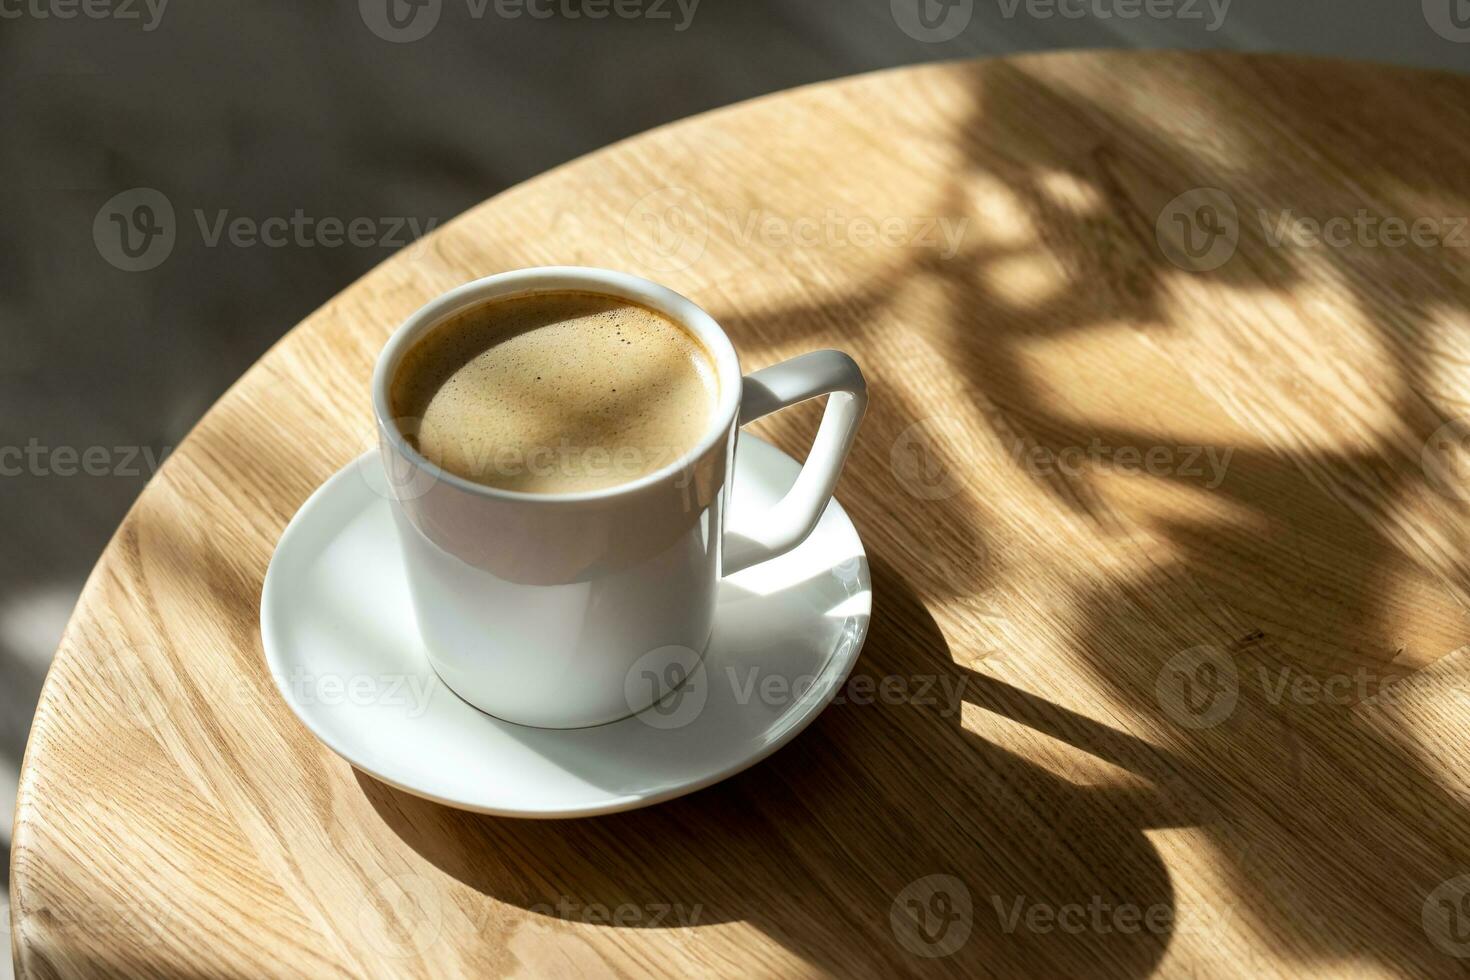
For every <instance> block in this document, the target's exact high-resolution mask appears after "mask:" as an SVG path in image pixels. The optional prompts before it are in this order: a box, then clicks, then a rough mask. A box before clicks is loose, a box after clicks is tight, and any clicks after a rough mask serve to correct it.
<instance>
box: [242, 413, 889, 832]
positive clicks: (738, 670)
mask: <svg viewBox="0 0 1470 980" xmlns="http://www.w3.org/2000/svg"><path fill="white" fill-rule="evenodd" d="M376 465H377V464H376V459H375V454H371V455H370V456H369V457H365V458H364V459H361V460H358V461H357V462H355V463H353V464H350V465H348V466H347V467H346V468H344V469H343V470H341V471H340V472H338V473H337V474H336V475H335V476H333V477H332V478H331V479H330V480H328V481H327V482H326V483H325V484H324V485H323V486H322V487H321V488H320V489H318V490H317V492H316V493H314V494H312V496H311V498H310V499H309V500H307V502H306V503H305V504H304V505H302V507H301V510H300V511H299V512H297V514H296V516H295V517H294V518H292V520H291V523H290V525H289V526H288V527H287V528H286V531H285V533H284V534H282V535H281V540H280V542H279V543H278V544H277V546H276V553H275V555H274V556H273V557H272V558H271V564H270V569H269V570H268V571H267V572H266V577H265V588H264V591H263V593H262V595H261V602H260V632H261V638H262V641H263V643H264V645H265V656H266V662H267V663H268V665H269V667H270V671H271V673H272V675H273V676H274V677H275V679H276V684H277V687H278V688H279V689H280V691H281V694H282V696H284V697H285V699H286V702H287V704H289V705H290V706H291V709H292V710H293V711H295V712H296V715H297V717H299V718H300V719H301V720H302V722H304V723H305V724H306V727H307V728H309V729H310V730H311V731H312V732H313V733H314V734H315V735H316V737H317V738H319V739H321V740H322V742H323V743H325V744H326V745H327V747H328V748H330V749H332V750H333V751H334V752H336V753H337V754H338V755H340V756H342V757H343V758H344V759H346V760H347V761H348V762H350V763H352V764H353V765H354V766H356V767H357V768H358V769H361V770H362V771H364V772H366V773H369V774H371V775H373V776H375V777H377V778H378V779H380V780H382V781H383V782H385V783H389V784H391V785H393V786H396V787H398V788H399V789H402V790H405V791H407V792H410V793H414V794H416V795H418V796H423V797H426V798H428V799H431V800H435V801H438V802H440V803H444V804H447V805H449V806H455V807H461V808H463V809H466V810H477V811H480V812H483V813H494V814H500V815H503V816H516V817H577V816H590V815H593V814H598V813H612V812H615V811H618V810H630V809H634V808H636V807H641V806H647V805H649V804H650V803H658V802H660V801H662V800H667V799H672V798H673V797H676V796H681V795H683V794H684V793H689V792H692V791H693V790H696V789H700V788H702V787H704V786H708V785H710V784H711V783H714V782H718V781H719V780H721V779H724V778H725V777H727V776H731V775H734V774H735V773H737V772H739V771H741V770H742V769H745V768H746V767H748V766H750V765H753V764H754V763H756V762H759V761H760V760H761V759H764V758H765V757H766V756H768V755H770V754H771V753H772V752H774V751H776V750H777V749H778V748H780V747H781V746H782V745H785V744H786V743H787V742H789V741H790V740H791V739H792V738H794V737H795V736H796V735H797V733H798V732H800V731H801V730H802V729H803V728H805V727H806V726H807V725H808V724H810V723H811V721H812V719H813V718H815V717H816V716H817V715H818V714H819V713H820V712H821V710H822V709H823V708H824V707H826V705H827V703H828V702H829V701H830V700H831V699H832V696H833V694H835V693H836V691H837V689H838V688H839V687H840V686H841V684H842V683H843V682H844V681H845V680H846V679H847V676H848V674H849V673H850V672H851V671H852V667H853V663H854V662H855V661H856V660H857V656H858V651H859V650H860V649H861V648H862V645H863V638H864V637H865V636H866V635H867V632H868V615H869V612H870V610H871V607H872V592H871V588H870V585H869V579H868V560H867V557H866V556H865V555H864V553H863V546H862V542H861V541H859V540H858V535H857V531H856V530H855V529H854V528H853V526H852V522H851V521H850V520H849V519H848V517H847V514H846V513H845V512H844V511H843V509H842V507H841V506H840V505H839V504H838V503H837V502H836V501H835V500H834V501H833V502H832V503H831V504H830V505H828V507H827V510H826V513H824V514H823V515H822V520H821V523H820V524H819V525H818V526H817V529H816V531H814V532H813V533H812V536H811V537H810V538H808V539H807V540H806V541H805V542H804V543H803V544H802V545H801V546H800V547H798V548H797V549H795V550H794V551H791V552H789V553H787V554H785V555H782V556H781V557H780V558H777V559H774V560H772V561H769V562H766V563H765V564H762V565H757V566H755V567H753V568H748V569H746V570H745V571H742V572H739V573H737V574H735V575H732V576H730V577H729V578H727V579H725V581H724V582H723V583H722V585H721V587H720V598H719V607H718V610H717V612H716V615H715V628H714V636H713V638H712V639H711V641H710V646H709V650H708V652H707V653H706V654H705V659H704V663H703V665H702V668H701V669H699V670H696V672H695V673H694V674H693V675H692V676H691V677H690V679H689V680H688V681H687V682H686V683H685V685H684V686H683V687H682V688H680V689H679V690H678V691H675V692H673V693H672V694H670V695H669V696H668V697H667V698H665V699H664V700H663V702H661V703H660V704H657V705H655V706H654V707H652V708H650V709H649V710H648V711H645V712H643V713H642V714H640V715H637V716H635V717H632V718H627V719H624V720H623V721H619V722H614V723H613V724H610V725H602V726H600V727H597V728H583V729H576V730H572V731H553V730H548V729H541V728H526V727H523V726H520V725H515V724H511V723H510V722H505V721H501V720H499V719H497V718H492V717H490V716H489V715H486V714H483V713H481V712H480V711H478V710H476V709H475V708H472V707H470V706H469V705H468V704H466V703H465V702H463V701H461V700H460V699H459V698H458V697H456V696H455V694H454V692H453V691H451V690H450V689H449V688H448V687H447V686H445V684H444V683H443V682H442V681H440V680H439V678H438V676H437V675H436V674H435V673H434V671H433V668H432V667H430V666H429V663H428V660H427V659H426V658H425V655H424V651H423V647H422V643H421V641H420V640H419V636H418V630H417V627H416V624H415V621H414V612H413V608H412V606H411V605H410V602H409V597H408V586H407V582H406V581H405V580H404V575H403V567H402V564H401V561H400V558H399V552H398V541H397V539H396V537H395V530H394V527H393V518H392V515H391V514H390V513H389V509H388V502H387V500H386V499H384V498H383V497H382V496H380V495H379V494H378V493H377V492H375V491H374V489H373V488H372V486H370V480H369V479H367V478H365V476H364V474H368V473H372V472H373V471H374V468H375V467H376ZM798 469H799V466H798V464H797V463H796V461H795V460H793V459H792V458H791V457H789V456H787V455H786V454H785V453H783V452H781V451H780V450H779V449H777V448H775V447H774V446H772V445H771V444H769V443H767V442H764V441H762V440H760V439H758V438H756V437H754V436H751V435H749V434H746V433H741V434H740V441H739V446H738V449H737V452H736V465H735V489H734V499H735V501H736V506H737V507H742V508H745V507H754V508H763V507H766V506H769V505H770V504H771V503H773V502H774V501H776V500H777V499H779V497H780V496H781V494H783V493H785V491H786V490H787V488H789V487H790V486H791V484H792V482H793V481H795V479H796V474H797V471H798Z"/></svg>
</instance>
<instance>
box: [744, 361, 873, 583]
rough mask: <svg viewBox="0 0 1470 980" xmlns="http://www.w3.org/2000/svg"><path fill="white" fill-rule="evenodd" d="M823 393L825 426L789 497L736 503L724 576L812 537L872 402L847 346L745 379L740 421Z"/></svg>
mask: <svg viewBox="0 0 1470 980" xmlns="http://www.w3.org/2000/svg"><path fill="white" fill-rule="evenodd" d="M821 395H828V396H830V397H828V399H827V408H826V410H825V411H824V412H823V413H822V424H821V426H820V427H819V428H818V429H817V437H816V439H814V440H813V441H812V448H811V452H809V453H807V457H806V462H805V463H804V464H802V467H801V473H799V474H798V475H797V477H796V483H795V484H793V485H792V487H791V489H790V490H789V491H788V492H787V494H786V496H784V497H782V498H781V500H780V501H778V502H777V503H776V505H775V506H773V507H771V508H770V509H769V510H767V511H764V512H763V513H760V514H746V513H745V512H744V511H742V510H740V509H739V507H738V505H737V504H735V503H734V502H733V501H732V502H731V504H730V511H729V515H728V516H727V517H726V526H725V540H724V556H725V557H724V574H726V575H730V574H733V573H735V572H738V571H740V570H741V569H742V568H749V567H750V566H751V565H756V564H759V563H760V562H763V561H767V560H769V559H771V558H775V557H776V556H777V555H780V554H784V553H786V552H788V551H790V550H791V549H792V548H795V547H796V546H797V545H799V544H801V543H802V542H803V541H805V540H806V537H807V535H809V534H811V533H812V529H813V528H815V527H816V526H817V521H818V520H820V519H821V517H822V512H823V511H824V510H826V509H827V501H829V500H831V499H832V491H833V489H834V488H835V487H836V486H837V478H838V476H840V475H841V474H842V464H843V463H844V462H845V461H846V459H847V451H848V450H849V449H851V448H852V441H853V438H854V437H856V436H857V429H858V423H859V422H861V421H862V418H863V411H864V410H865V409H866V408H867V407H868V386H867V382H865V381H864V380H863V372H862V371H860V370H859V369H858V366H857V362H856V361H854V360H853V359H852V358H851V357H848V356H847V355H846V354H844V353H842V352H841V351H835V350H818V351H812V352H811V353H810V354H802V355H801V356H800V357H793V358H792V359H791V360H789V361H783V362H781V363H780V364H773V365H772V366H770V367H768V368H762V369H761V370H759V371H756V372H755V373H754V374H748V375H746V376H745V379H744V382H743V387H742V389H741V396H740V422H739V424H740V425H745V424H747V423H749V422H754V421H755V420H756V419H758V418H761V417H762V416H765V415H770V414H771V413H772V412H778V411H780V410H781V409H783V408H789V407H790V406H792V405H795V404H796V403H797V402H804V401H806V400H807V399H808V398H817V397H819V396H821Z"/></svg>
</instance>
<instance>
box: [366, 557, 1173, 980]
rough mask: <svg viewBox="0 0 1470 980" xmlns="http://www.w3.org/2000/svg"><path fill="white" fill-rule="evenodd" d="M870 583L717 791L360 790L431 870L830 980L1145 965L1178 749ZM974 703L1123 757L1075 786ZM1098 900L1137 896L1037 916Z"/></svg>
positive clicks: (545, 911) (525, 904) (510, 901)
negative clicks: (799, 699) (774, 733)
mask: <svg viewBox="0 0 1470 980" xmlns="http://www.w3.org/2000/svg"><path fill="white" fill-rule="evenodd" d="M873 579H874V591H875V593H876V597H875V599H876V602H877V603H878V607H879V615H877V616H876V617H875V618H874V620H873V628H872V632H871V634H870V636H869V638H868V641H867V646H866V648H865V650H864V651H863V654H862V657H861V658H860V660H859V663H858V665H857V667H856V669H855V672H854V675H853V677H852V678H851V679H850V680H849V682H848V683H847V684H846V685H844V686H843V687H842V688H841V689H840V690H839V692H838V696H837V698H836V700H835V701H834V703H833V704H832V705H831V706H830V707H829V708H828V709H827V710H826V711H825V712H824V713H823V715H822V716H821V717H820V718H819V719H818V720H817V721H815V722H814V723H813V724H812V726H811V727H810V728H809V729H808V730H807V731H806V732H804V733H802V734H801V735H800V736H799V737H797V738H796V739H795V740H793V742H792V743H791V744H789V745H787V746H786V747H785V748H783V749H782V750H781V751H779V752H777V753H776V754H775V755H773V756H772V757H771V758H769V759H767V760H765V761H764V762H763V763H761V764H759V765H757V766H755V767H754V768H752V769H749V770H747V771H745V772H743V773H741V774H739V775H737V776H734V777H732V778H731V779H729V780H727V781H725V782H723V783H720V784H718V785H716V786H712V787H710V788H708V789H705V790H702V791H700V792H697V793H694V794H692V795H690V796H686V797H682V798H680V799H676V800H673V801H670V802H667V803H664V804H661V805H658V806H654V807H650V808H647V809H643V810H638V811H633V812H627V813H621V814H615V815H610V816H603V817H595V818H589V819H583V820H552V821H531V820H518V819H507V818H500V817H492V816H484V815H479V814H473V813H467V812H464V811H459V810H455V809H452V808H449V807H445V806H442V805H439V804H436V803H433V802H430V801H427V800H423V799H420V798H418V797H415V796H412V795H410V794H407V793H404V792H402V791H399V790H396V789H393V788H391V787H389V786H387V785H385V784H383V783H381V782H379V781H377V780H375V779H373V778H372V777H370V776H367V775H365V774H363V773H360V772H359V773H358V774H357V778H358V782H359V785H360V786H361V788H362V790H363V793H364V795H365V796H366V798H367V799H368V800H369V801H370V803H371V805H372V806H373V807H374V809H375V811H376V812H377V813H378V815H379V816H380V817H381V818H382V819H383V820H384V822H385V823H386V824H387V825H388V826H389V827H390V828H391V829H392V830H393V831H394V832H395V833H396V834H398V836H399V837H400V838H402V839H403V840H404V841H405V842H406V843H407V844H409V846H411V847H412V848H413V849H414V850H415V851H416V852H418V853H419V854H420V855H422V856H423V857H424V858H425V859H427V860H428V861H429V862H430V863H432V864H433V865H434V866H435V867H437V868H438V869H439V870H441V871H442V872H444V873H445V874H447V875H450V876H452V877H454V878H455V879H457V880H458V881H460V882H462V883H464V884H465V885H467V886H469V887H470V888H472V889H474V890H475V891H477V892H479V893H480V894H482V895H484V896H486V897H487V898H489V899H492V900H494V901H495V902H498V903H504V904H506V905H509V906H513V907H516V908H519V909H524V910H527V911H529V912H531V913H532V914H533V915H536V916H541V917H545V918H547V919H564V920H571V921H576V922H579V923H590V924H596V925H599V926H603V927H605V928H608V929H640V930H648V929H654V930H672V931H670V932H669V933H668V934H667V936H666V937H665V938H672V939H674V940H675V941H679V942H693V943H699V942H700V941H701V931H702V930H703V929H704V928H706V927H709V926H715V925H721V924H733V923H743V924H745V925H746V926H749V927H752V928H754V929H755V930H757V931H758V932H759V933H760V934H762V935H764V936H765V937H767V938H769V939H770V940H773V941H774V942H776V943H778V944H780V946H781V947H783V948H784V949H785V950H787V951H788V952H789V953H790V954H792V955H794V956H796V957H799V958H800V959H801V960H802V961H803V962H805V963H806V964H809V965H810V966H813V967H816V968H818V969H821V970H824V971H828V972H832V973H839V972H840V973H842V974H848V975H863V976H868V975H891V974H893V973H904V974H907V973H913V972H920V971H921V972H926V973H927V972H934V971H937V972H940V973H954V974H957V975H971V974H974V973H976V972H978V971H981V970H984V971H985V972H987V973H988V972H1004V973H1017V972H1020V973H1028V974H1033V973H1035V972H1037V971H1038V970H1045V972H1047V973H1052V972H1061V971H1066V972H1068V973H1079V972H1094V971H1095V970H1096V968H1097V966H1098V964H1099V963H1106V964H1107V965H1108V972H1110V973H1112V974H1114V975H1120V974H1121V975H1134V976H1143V975H1146V974H1148V973H1150V972H1152V971H1153V969H1154V968H1155V967H1156V966H1157V964H1158V962H1159V960H1160V958H1161V956H1162V954H1163V952H1164V950H1165V948H1166V947H1167V944H1168V942H1169V938H1170V930H1171V928H1172V926H1171V923H1172V917H1173V913H1174V903H1175V896H1174V892H1173V889H1172V886H1171V884H1170V881H1169V877H1168V874H1167V872H1166V870H1165V868H1164V864H1163V862H1162V860H1161V859H1160V856H1159V854H1158V852H1157V851H1156V850H1155V848H1154V846H1153V845H1152V844H1151V843H1150V842H1149V840H1148V839H1147V838H1146V837H1145V835H1144V831H1145V830H1146V829H1149V828H1151V827H1158V826H1166V825H1177V824H1181V823H1189V822H1192V821H1193V820H1195V819H1197V817H1195V816H1191V815H1188V814H1181V813H1179V812H1177V809H1176V807H1177V804H1166V803H1165V802H1164V800H1163V798H1162V797H1160V796H1157V795H1155V794H1154V793H1153V792H1152V791H1151V789H1150V788H1149V787H1148V783H1149V781H1150V780H1151V779H1152V778H1153V777H1155V776H1156V775H1157V774H1159V773H1165V772H1168V771H1170V770H1171V769H1172V768H1173V767H1177V766H1179V765H1181V763H1180V762H1179V760H1177V759H1173V758H1171V757H1170V756H1169V755H1168V754H1167V753H1165V752H1164V751H1162V750H1160V749H1158V748H1156V747H1154V746H1152V745H1149V744H1148V743H1146V742H1144V741H1141V740H1139V739H1137V738H1135V737H1133V736H1130V735H1126V734H1124V733H1122V732H1119V731H1116V730H1114V729H1111V728H1109V727H1107V726H1106V725H1102V724H1100V723H1098V722H1095V721H1091V720H1088V719H1085V718H1082V717H1080V716H1078V715H1076V714H1074V713H1072V712H1069V711H1066V710H1065V709H1062V708H1059V707H1057V706H1056V705H1053V704H1051V703H1050V702H1048V701H1046V700H1045V699H1043V698H1039V697H1036V696H1035V695H1031V694H1028V693H1026V692H1024V691H1021V690H1019V689H1017V688H1015V687H1013V686H1011V685H1008V684H1005V683H1004V682H1002V681H1000V680H998V679H996V678H994V677H991V676H987V675H986V674H984V673H982V672H980V671H976V670H970V669H967V668H965V667H962V666H960V665H959V664H957V663H956V662H955V658H954V657H953V656H952V655H951V651H950V649H949V646H948V644H947V642H946V640H945V637H944V635H943V634H942V633H941V631H940V629H939V627H938V625H937V624H936V623H935V621H934V619H933V617H932V616H931V615H930V614H929V612H928V610H927V609H926V608H925V606H924V604H923V603H922V602H921V601H920V600H919V599H918V598H917V597H916V596H915V594H914V593H913V592H912V591H911V590H910V589H909V587H908V586H907V585H906V584H905V582H904V580H903V577H902V576H901V575H899V574H897V573H896V572H895V571H894V570H893V569H892V568H891V567H889V566H888V565H887V564H885V563H884V562H882V561H875V562H874V563H873ZM962 653H963V651H962ZM885 684H887V687H886V688H885V686H884V685H885ZM885 690H887V691H888V692H889V693H888V694H884V693H883V692H884V691H885ZM869 692H871V693H869ZM972 712H981V713H985V714H986V715H988V716H994V717H995V718H996V719H1004V722H1005V723H1015V724H1021V725H1024V726H1027V727H1029V728H1032V729H1034V730H1036V731H1038V732H1043V733H1045V734H1047V735H1049V736H1051V737H1053V738H1056V739H1058V740H1060V741H1061V742H1064V743H1066V744H1067V745H1068V746H1071V747H1073V748H1074V749H1079V750H1081V751H1083V752H1086V753H1089V754H1092V755H1095V756H1097V757H1098V758H1101V759H1104V760H1106V761H1107V762H1109V763H1111V764H1113V765H1117V766H1120V767H1122V768H1124V769H1126V770H1128V771H1129V773H1128V775H1127V776H1126V777H1125V778H1124V779H1122V780H1121V781H1119V783H1118V784H1117V785H1103V786H1096V785H1094V786H1081V785H1078V784H1076V783H1074V782H1072V781H1069V780H1068V779H1066V778H1064V777H1063V776H1061V775H1057V774H1056V773H1054V772H1052V771H1050V770H1049V769H1047V768H1045V767H1043V766H1041V765H1038V764H1036V763H1034V762H1031V761H1028V760H1027V759H1024V758H1022V757H1021V756H1019V755H1018V754H1016V753H1014V752H1011V751H1008V750H1007V749H1005V748H1003V747H1001V746H1000V745H999V744H997V743H996V742H994V741H992V740H990V739H987V738H984V737H981V736H979V735H977V734H975V733H974V732H972V731H970V730H967V726H966V724H965V723H964V716H965V715H966V714H969V713H972ZM674 737H675V738H677V734H675V736H674ZM1095 908H1101V909H1107V910H1118V909H1137V910H1139V914H1140V915H1145V914H1146V915H1148V916H1149V918H1148V920H1147V921H1148V923H1149V925H1146V926H1141V927H1135V928H1132V929H1110V930H1095V929H1089V930H1083V931H1080V932H1079V931H1076V930H1073V929H1071V928H1068V927H1066V926H1065V925H1063V924H1062V923H1061V921H1060V920H1057V921H1053V922H1051V923H1050V924H1049V925H1048V924H1047V923H1046V921H1045V919H1046V913H1045V912H1043V913H1042V914H1041V918H1038V917H1037V913H1035V912H1034V911H1033V910H1035V909H1041V910H1047V909H1050V910H1052V913H1053V914H1055V913H1060V914H1062V915H1063V916H1064V917H1065V916H1066V915H1068V914H1070V913H1069V911H1068V910H1074V909H1075V910H1078V912H1077V914H1093V913H1091V912H1087V911H1085V910H1088V909H1095ZM616 910H625V912H624V914H623V915H622V916H621V917H620V918H619V919H618V920H617V921H611V915H612V913H613V912H614V911H616ZM660 912H661V913H663V914H658V913H660ZM1108 914H1111V913H1108ZM1028 916H1029V918H1028ZM680 927H683V928H680ZM722 935H724V934H723V933H722ZM956 938H958V942H956ZM950 947H953V948H952V949H951V948H950ZM752 955H760V954H759V953H758V952H755V951H754V950H753V951H752Z"/></svg>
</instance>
